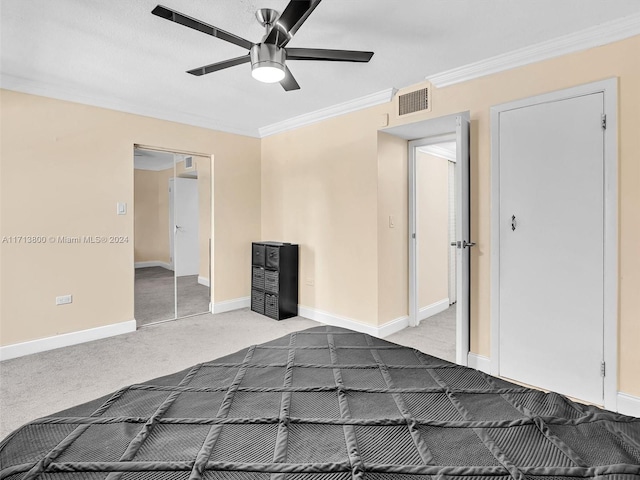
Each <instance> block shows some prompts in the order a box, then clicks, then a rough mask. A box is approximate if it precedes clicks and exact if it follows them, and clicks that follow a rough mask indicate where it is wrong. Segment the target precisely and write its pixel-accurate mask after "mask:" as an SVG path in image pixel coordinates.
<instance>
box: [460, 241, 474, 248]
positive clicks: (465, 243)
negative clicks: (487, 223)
mask: <svg viewBox="0 0 640 480" xmlns="http://www.w3.org/2000/svg"><path fill="white" fill-rule="evenodd" d="M475 244H476V242H467V241H466V240H463V241H462V248H467V247H473V246H474V245H475Z"/></svg>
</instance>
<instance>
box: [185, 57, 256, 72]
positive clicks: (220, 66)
mask: <svg viewBox="0 0 640 480" xmlns="http://www.w3.org/2000/svg"><path fill="white" fill-rule="evenodd" d="M250 61H251V57H250V56H249V55H243V56H241V57H236V58H230V59H229V60H224V61H222V62H216V63H211V64H209V65H205V66H204V67H198V68H193V69H191V70H187V73H190V74H191V75H196V76H198V77H199V76H200V75H206V74H207V73H211V72H217V71H218V70H224V69H225V68H229V67H235V66H236V65H241V64H243V63H249V62H250Z"/></svg>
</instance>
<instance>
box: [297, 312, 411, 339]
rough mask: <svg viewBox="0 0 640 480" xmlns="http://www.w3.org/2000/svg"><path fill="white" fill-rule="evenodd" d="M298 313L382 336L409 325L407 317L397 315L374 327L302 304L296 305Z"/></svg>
mask: <svg viewBox="0 0 640 480" xmlns="http://www.w3.org/2000/svg"><path fill="white" fill-rule="evenodd" d="M298 315H300V316H301V317H304V318H308V319H309V320H315V321H316V322H320V323H324V324H326V325H332V326H334V327H342V328H348V329H349V330H354V331H356V332H360V333H367V334H369V335H373V336H374V337H378V338H383V337H386V336H388V335H391V334H392V333H396V332H399V331H400V330H402V329H403V328H405V327H406V326H408V325H409V317H406V316H405V317H399V318H396V319H395V320H391V321H390V322H388V323H385V324H384V325H380V326H379V327H376V326H374V325H367V324H366V323H362V322H358V321H357V320H353V319H351V318H347V317H341V316H339V315H334V314H332V313H329V312H325V311H322V310H318V309H317V308H311V307H305V306H304V305H298Z"/></svg>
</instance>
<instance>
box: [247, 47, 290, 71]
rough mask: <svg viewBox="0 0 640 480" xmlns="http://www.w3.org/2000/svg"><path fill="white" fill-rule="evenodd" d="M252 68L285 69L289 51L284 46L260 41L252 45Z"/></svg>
mask: <svg viewBox="0 0 640 480" xmlns="http://www.w3.org/2000/svg"><path fill="white" fill-rule="evenodd" d="M250 53H251V69H252V70H255V69H256V68H261V67H274V68H278V69H280V70H284V63H285V60H286V59H287V53H286V51H285V49H284V48H280V47H278V46H277V45H272V44H270V43H258V44H255V45H254V46H253V47H251V52H250Z"/></svg>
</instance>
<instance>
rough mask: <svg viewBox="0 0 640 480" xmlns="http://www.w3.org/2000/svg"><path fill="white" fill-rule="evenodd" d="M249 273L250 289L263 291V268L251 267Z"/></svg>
mask: <svg viewBox="0 0 640 480" xmlns="http://www.w3.org/2000/svg"><path fill="white" fill-rule="evenodd" d="M251 270H252V273H251V288H258V289H260V290H263V289H264V268H262V267H253V268H252V269H251Z"/></svg>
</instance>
